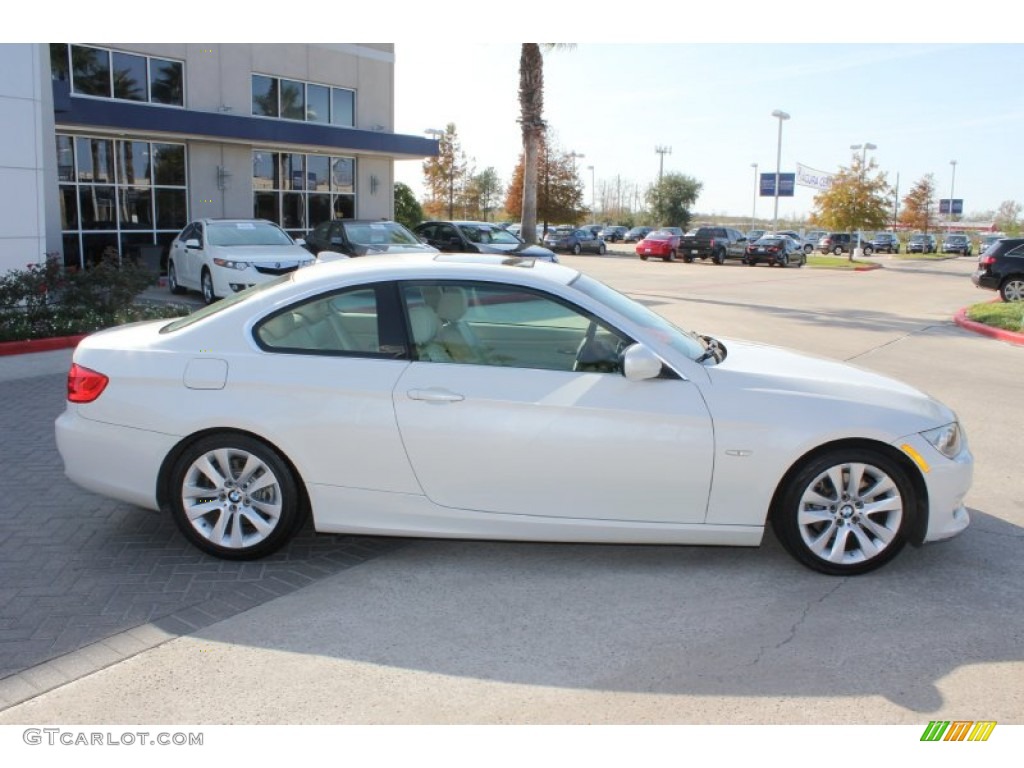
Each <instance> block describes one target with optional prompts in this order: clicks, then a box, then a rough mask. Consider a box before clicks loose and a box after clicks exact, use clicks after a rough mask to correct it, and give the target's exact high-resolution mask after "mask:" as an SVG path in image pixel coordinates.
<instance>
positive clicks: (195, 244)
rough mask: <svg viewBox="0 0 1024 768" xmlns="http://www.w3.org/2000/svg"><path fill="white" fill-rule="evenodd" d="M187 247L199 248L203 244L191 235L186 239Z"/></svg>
mask: <svg viewBox="0 0 1024 768" xmlns="http://www.w3.org/2000/svg"><path fill="white" fill-rule="evenodd" d="M185 247H186V248H199V247H201V246H200V245H199V241H198V240H196V239H195V238H194V237H190V238H189V239H188V240H186V241H185Z"/></svg>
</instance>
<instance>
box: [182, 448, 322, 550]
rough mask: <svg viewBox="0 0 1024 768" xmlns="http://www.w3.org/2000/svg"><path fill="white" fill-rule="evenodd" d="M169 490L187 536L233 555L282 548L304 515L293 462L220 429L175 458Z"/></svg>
mask: <svg viewBox="0 0 1024 768" xmlns="http://www.w3.org/2000/svg"><path fill="white" fill-rule="evenodd" d="M167 490H168V493H167V498H168V499H169V500H170V505H171V514H172V516H173V517H174V522H175V523H176V524H177V526H178V528H179V529H180V530H181V532H182V533H183V534H184V535H185V538H187V539H188V540H189V541H190V542H192V543H193V544H194V545H195V546H197V547H198V548H199V549H201V550H203V551H204V552H206V553H208V554H211V555H214V556H216V557H221V558H225V559H228V560H253V559H255V558H259V557H264V556H265V555H269V554H270V553H271V552H274V551H276V550H278V549H280V548H281V547H282V546H284V544H285V543H286V542H287V541H288V540H289V539H290V538H291V537H292V535H293V534H294V533H295V532H296V531H297V530H298V528H299V526H300V525H301V524H302V522H303V518H304V515H303V507H302V503H301V500H300V498H299V491H298V486H297V484H296V480H295V478H294V477H293V475H292V472H291V470H290V469H289V467H288V465H287V464H286V463H285V462H284V460H283V459H282V458H281V457H280V456H279V455H278V454H277V452H276V451H274V450H273V449H271V448H270V447H269V446H267V445H266V444H264V443H262V442H261V441H259V440H257V439H255V438H253V437H249V436H247V435H241V434H228V433H225V434H214V435H209V436H207V437H204V438H202V439H200V440H198V441H196V442H195V443H193V444H192V445H191V446H189V447H188V448H187V449H186V450H185V451H184V452H183V453H182V454H181V456H179V457H178V460H177V461H176V462H175V463H174V466H173V468H172V469H171V472H170V475H169V479H168V488H167Z"/></svg>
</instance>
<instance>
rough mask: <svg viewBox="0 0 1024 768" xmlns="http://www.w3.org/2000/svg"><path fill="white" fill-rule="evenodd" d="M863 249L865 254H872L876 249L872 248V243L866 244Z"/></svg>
mask: <svg viewBox="0 0 1024 768" xmlns="http://www.w3.org/2000/svg"><path fill="white" fill-rule="evenodd" d="M863 251H864V255H865V256H870V255H871V254H872V253H874V252H875V249H874V248H872V247H871V246H870V245H865V246H864V248H863Z"/></svg>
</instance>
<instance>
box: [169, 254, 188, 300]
mask: <svg viewBox="0 0 1024 768" xmlns="http://www.w3.org/2000/svg"><path fill="white" fill-rule="evenodd" d="M167 287H168V288H169V289H170V291H171V293H176V294H178V295H181V294H183V293H185V290H186V289H185V287H184V286H182V285H180V284H179V283H178V271H177V270H176V269H175V268H174V262H173V261H168V262H167Z"/></svg>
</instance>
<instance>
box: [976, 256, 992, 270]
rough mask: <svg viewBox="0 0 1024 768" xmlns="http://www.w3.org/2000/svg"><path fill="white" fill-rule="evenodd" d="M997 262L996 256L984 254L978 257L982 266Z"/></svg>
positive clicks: (989, 265)
mask: <svg viewBox="0 0 1024 768" xmlns="http://www.w3.org/2000/svg"><path fill="white" fill-rule="evenodd" d="M995 263H996V257H995V256H982V257H980V258H979V259H978V264H979V265H980V266H982V267H991V266H992V265H993V264H995Z"/></svg>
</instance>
